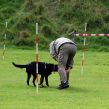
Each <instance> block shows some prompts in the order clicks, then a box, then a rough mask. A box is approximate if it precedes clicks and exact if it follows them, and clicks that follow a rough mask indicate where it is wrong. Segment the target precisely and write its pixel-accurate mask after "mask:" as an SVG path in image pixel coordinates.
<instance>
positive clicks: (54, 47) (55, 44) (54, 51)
mask: <svg viewBox="0 0 109 109" xmlns="http://www.w3.org/2000/svg"><path fill="white" fill-rule="evenodd" d="M67 42H69V43H73V44H74V42H73V41H72V40H70V39H68V38H65V37H61V38H58V39H56V40H54V41H52V42H51V43H50V47H49V50H50V54H51V56H52V57H53V58H54V59H55V60H57V58H58V52H59V47H60V46H61V45H62V44H64V43H67Z"/></svg>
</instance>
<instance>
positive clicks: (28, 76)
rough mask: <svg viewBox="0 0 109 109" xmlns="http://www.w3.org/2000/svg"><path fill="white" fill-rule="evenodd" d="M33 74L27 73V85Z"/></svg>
mask: <svg viewBox="0 0 109 109" xmlns="http://www.w3.org/2000/svg"><path fill="white" fill-rule="evenodd" d="M30 77H31V74H29V73H28V74H27V85H29V80H30Z"/></svg>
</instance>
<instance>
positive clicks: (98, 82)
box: [0, 48, 109, 109]
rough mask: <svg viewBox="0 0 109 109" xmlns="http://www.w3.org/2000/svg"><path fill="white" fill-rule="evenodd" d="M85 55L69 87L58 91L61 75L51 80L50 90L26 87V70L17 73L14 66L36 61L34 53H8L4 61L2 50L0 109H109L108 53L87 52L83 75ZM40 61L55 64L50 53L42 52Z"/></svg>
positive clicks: (17, 51) (31, 51)
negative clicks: (82, 66)
mask: <svg viewBox="0 0 109 109" xmlns="http://www.w3.org/2000/svg"><path fill="white" fill-rule="evenodd" d="M81 59H82V52H81V51H78V52H77V55H76V57H75V65H74V69H73V70H72V71H71V75H70V87H69V88H68V89H65V90H58V89H56V88H57V86H58V85H59V75H58V73H57V72H56V73H53V74H52V75H51V76H50V77H49V84H50V87H45V88H39V94H38V95H37V94H36V88H34V87H33V84H32V79H31V81H30V86H27V85H26V73H25V69H17V68H15V67H14V66H13V65H12V62H13V61H14V62H16V63H18V64H25V63H28V62H31V61H34V60H35V50H22V49H15V48H14V49H10V48H9V49H8V48H7V50H6V53H5V60H3V59H2V49H0V109H109V53H108V52H96V51H86V54H85V59H86V60H85V66H84V72H83V74H81ZM39 60H40V61H45V62H50V63H56V62H55V61H54V60H53V59H52V58H51V57H50V55H49V52H45V51H39Z"/></svg>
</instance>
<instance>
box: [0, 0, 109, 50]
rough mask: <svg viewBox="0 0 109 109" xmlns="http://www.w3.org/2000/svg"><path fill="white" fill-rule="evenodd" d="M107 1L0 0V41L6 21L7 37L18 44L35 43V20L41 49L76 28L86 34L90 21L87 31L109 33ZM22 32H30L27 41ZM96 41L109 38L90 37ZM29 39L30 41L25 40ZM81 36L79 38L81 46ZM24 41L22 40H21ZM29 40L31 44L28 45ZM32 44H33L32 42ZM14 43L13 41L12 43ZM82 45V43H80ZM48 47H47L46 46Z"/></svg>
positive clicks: (101, 42)
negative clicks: (20, 37) (85, 27)
mask: <svg viewBox="0 0 109 109" xmlns="http://www.w3.org/2000/svg"><path fill="white" fill-rule="evenodd" d="M108 4H109V2H108V0H105V1H104V0H93V1H92V0H87V1H85V0H55V1H54V0H46V1H45V0H37V1H36V0H2V1H0V27H1V28H0V41H3V39H4V38H3V37H4V30H5V22H6V21H7V22H8V31H7V37H8V40H9V41H10V43H11V42H14V44H16V42H18V43H19V44H17V45H31V46H33V45H34V44H33V45H32V43H33V42H34V39H35V38H34V37H35V23H36V22H38V23H39V34H40V36H39V39H40V41H41V43H44V45H43V46H42V45H41V44H40V45H41V46H40V47H41V48H43V49H45V48H46V46H45V45H46V44H47V43H49V42H50V41H51V40H54V39H55V38H56V37H60V36H62V35H66V36H67V35H68V33H69V32H71V31H73V30H77V32H78V33H84V23H85V22H87V23H88V26H87V32H88V33H109V10H108V9H109V5H108ZM22 31H28V34H29V35H30V36H31V37H29V38H28V40H25V39H23V40H21V39H19V34H20V33H21V32H22ZM92 39H93V42H95V43H96V44H101V45H102V44H103V45H107V44H108V38H105V37H103V38H102V39H101V38H97V39H96V38H90V40H89V41H92ZM26 41H27V42H26ZM82 41H83V40H82V38H77V39H76V42H77V43H78V46H81V42H82ZM103 41H104V42H103ZM21 42H22V43H21ZM27 43H29V44H27ZM30 43H31V44H30ZM12 44H13V43H12ZM79 44H80V45H79ZM44 46H45V47H44Z"/></svg>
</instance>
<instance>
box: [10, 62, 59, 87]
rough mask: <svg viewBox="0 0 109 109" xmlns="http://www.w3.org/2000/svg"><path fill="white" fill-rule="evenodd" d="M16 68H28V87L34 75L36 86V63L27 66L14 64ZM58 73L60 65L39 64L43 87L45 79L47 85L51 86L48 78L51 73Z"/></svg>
mask: <svg viewBox="0 0 109 109" xmlns="http://www.w3.org/2000/svg"><path fill="white" fill-rule="evenodd" d="M12 64H13V65H14V66H15V67H18V68H26V72H27V85H29V80H30V77H31V75H33V85H34V86H35V79H36V62H35V61H34V62H31V63H29V64H26V65H18V64H15V63H14V62H13V63H12ZM55 71H58V65H54V64H49V63H44V62H38V74H40V75H41V78H40V84H39V85H42V87H43V81H44V78H45V81H46V85H47V86H49V83H48V76H49V75H51V72H55Z"/></svg>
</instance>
